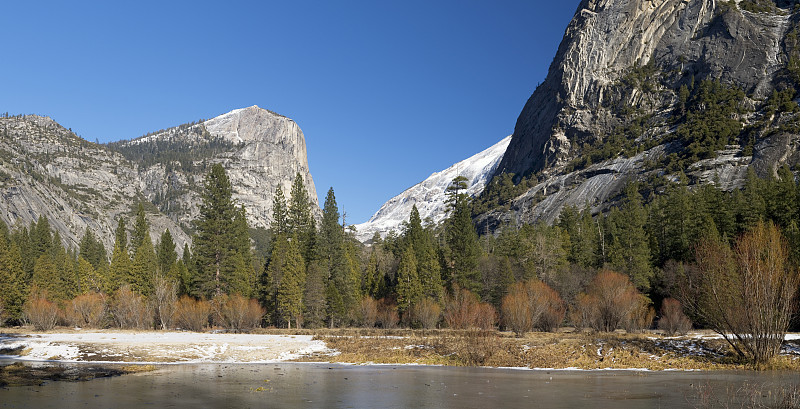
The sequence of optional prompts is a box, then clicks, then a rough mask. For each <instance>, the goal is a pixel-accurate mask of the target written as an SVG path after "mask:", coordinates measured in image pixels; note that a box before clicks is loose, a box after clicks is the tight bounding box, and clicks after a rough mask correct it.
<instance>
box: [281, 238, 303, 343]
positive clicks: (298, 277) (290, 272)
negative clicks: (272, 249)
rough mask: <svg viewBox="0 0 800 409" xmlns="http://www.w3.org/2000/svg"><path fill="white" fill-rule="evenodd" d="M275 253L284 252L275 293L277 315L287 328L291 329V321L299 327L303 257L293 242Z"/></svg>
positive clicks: (301, 310)
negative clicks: (280, 273) (279, 278)
mask: <svg viewBox="0 0 800 409" xmlns="http://www.w3.org/2000/svg"><path fill="white" fill-rule="evenodd" d="M276 251H285V255H283V256H282V257H281V259H282V264H283V265H282V266H280V269H281V270H282V275H281V280H280V284H279V285H278V291H277V309H278V315H279V317H280V318H281V319H282V321H285V322H286V323H287V325H288V327H289V328H291V327H292V320H293V319H294V321H295V326H296V327H297V328H299V327H300V317H301V316H302V312H303V288H304V287H305V281H306V277H305V274H306V267H305V263H304V262H303V256H302V255H301V254H300V249H299V247H298V244H297V242H296V241H295V240H290V241H288V242H286V244H285V245H284V246H281V248H280V249H276Z"/></svg>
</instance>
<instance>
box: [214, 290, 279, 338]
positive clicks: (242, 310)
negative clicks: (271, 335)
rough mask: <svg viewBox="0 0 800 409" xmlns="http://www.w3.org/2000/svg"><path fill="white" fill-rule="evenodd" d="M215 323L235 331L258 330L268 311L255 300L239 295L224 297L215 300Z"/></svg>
mask: <svg viewBox="0 0 800 409" xmlns="http://www.w3.org/2000/svg"><path fill="white" fill-rule="evenodd" d="M212 306H213V309H214V321H215V322H216V323H217V324H219V325H220V326H222V327H224V328H226V329H228V330H231V331H234V332H242V331H245V330H249V329H253V328H258V327H259V326H261V318H263V317H264V314H266V311H264V309H263V308H262V307H261V305H259V304H258V301H256V300H254V299H248V298H245V297H242V296H241V295H239V294H234V295H222V296H218V297H216V298H214V300H213V302H212Z"/></svg>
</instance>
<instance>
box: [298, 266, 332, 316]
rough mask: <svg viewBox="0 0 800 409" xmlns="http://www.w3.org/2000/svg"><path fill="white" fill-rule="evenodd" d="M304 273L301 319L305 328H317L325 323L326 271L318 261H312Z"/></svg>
mask: <svg viewBox="0 0 800 409" xmlns="http://www.w3.org/2000/svg"><path fill="white" fill-rule="evenodd" d="M307 270H308V271H307V273H306V287H305V290H304V291H303V320H304V324H303V325H304V326H305V327H306V328H319V327H322V326H323V325H325V316H326V311H327V307H328V305H327V302H326V299H325V282H326V281H327V277H326V275H327V271H326V270H325V268H323V267H322V266H321V265H320V262H319V261H312V262H311V263H310V264H309V265H308V269H307Z"/></svg>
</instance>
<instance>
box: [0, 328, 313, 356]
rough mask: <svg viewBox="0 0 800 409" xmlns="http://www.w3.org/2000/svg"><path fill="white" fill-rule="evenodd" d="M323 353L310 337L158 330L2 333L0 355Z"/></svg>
mask: <svg viewBox="0 0 800 409" xmlns="http://www.w3.org/2000/svg"><path fill="white" fill-rule="evenodd" d="M325 350H326V347H325V343H324V342H322V341H314V340H312V336H310V335H268V334H221V333H220V334H215V333H196V332H161V331H114V330H100V331H91V330H83V331H72V332H54V333H41V334H35V333H32V334H0V355H5V356H9V357H13V358H17V359H22V360H31V361H61V362H115V363H116V362H127V363H245V362H248V363H270V362H281V361H287V360H292V359H297V358H299V357H302V356H304V355H308V354H312V353H319V352H323V351H325Z"/></svg>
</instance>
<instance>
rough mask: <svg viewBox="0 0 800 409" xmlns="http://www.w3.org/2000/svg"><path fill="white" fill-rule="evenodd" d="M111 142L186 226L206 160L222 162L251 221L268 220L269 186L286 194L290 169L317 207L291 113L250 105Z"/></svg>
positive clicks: (151, 195) (145, 188) (148, 191)
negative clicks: (130, 138)
mask: <svg viewBox="0 0 800 409" xmlns="http://www.w3.org/2000/svg"><path fill="white" fill-rule="evenodd" d="M111 147H112V148H113V149H115V150H117V151H119V152H121V153H123V154H124V155H125V156H126V157H128V158H129V159H131V160H132V161H134V162H135V163H137V164H138V167H137V169H138V174H139V177H138V180H139V189H140V190H141V191H142V193H143V195H144V196H145V197H146V198H147V199H148V200H149V201H151V202H152V203H154V204H155V205H156V206H158V208H159V209H160V210H161V212H163V213H164V214H166V215H168V216H170V218H172V219H173V220H175V221H176V222H178V223H180V224H181V225H182V226H184V228H186V229H191V221H192V220H195V219H196V218H197V215H198V213H199V208H198V204H199V203H200V199H199V196H198V194H199V192H200V189H202V180H203V177H204V175H205V173H206V172H207V169H208V168H209V166H210V165H211V164H213V163H222V164H223V166H224V167H225V170H226V171H227V173H228V177H229V178H230V179H231V184H232V185H233V197H234V199H235V200H236V201H237V202H238V203H241V204H243V205H244V206H245V208H246V210H247V216H248V222H249V223H250V226H251V227H258V228H268V227H269V224H270V222H271V220H272V204H273V195H274V194H275V189H276V188H277V187H278V186H279V185H280V186H281V189H283V192H284V195H286V196H287V197H288V196H289V192H290V190H291V185H292V181H293V180H294V178H295V175H296V174H297V173H300V175H301V176H302V177H303V181H304V183H305V186H306V189H307V191H308V197H309V198H310V199H311V201H312V202H313V204H314V206H312V208H313V209H314V212H315V214H317V215H318V216H319V215H320V210H319V205H318V200H317V193H316V188H315V186H314V180H313V178H312V177H311V172H310V171H309V168H308V158H307V156H306V142H305V136H304V135H303V131H301V130H300V127H299V126H298V125H297V123H296V122H294V121H293V120H291V119H289V118H286V117H284V116H281V115H278V114H276V113H274V112H271V111H268V110H266V109H262V108H259V107H257V106H252V107H249V108H243V109H237V110H234V111H231V112H228V113H227V114H224V115H220V116H218V117H216V118H213V119H210V120H207V121H201V122H199V123H196V124H188V125H182V126H179V127H175V128H170V129H167V130H164V131H159V132H156V133H154V134H151V135H147V136H144V137H141V138H137V139H133V140H131V141H124V142H120V143H115V144H112V146H111Z"/></svg>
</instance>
